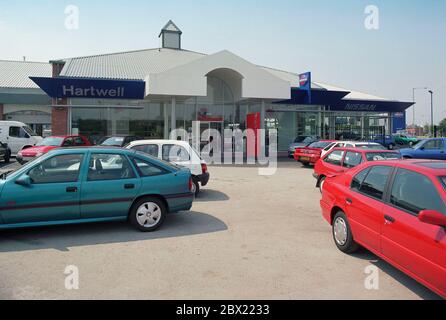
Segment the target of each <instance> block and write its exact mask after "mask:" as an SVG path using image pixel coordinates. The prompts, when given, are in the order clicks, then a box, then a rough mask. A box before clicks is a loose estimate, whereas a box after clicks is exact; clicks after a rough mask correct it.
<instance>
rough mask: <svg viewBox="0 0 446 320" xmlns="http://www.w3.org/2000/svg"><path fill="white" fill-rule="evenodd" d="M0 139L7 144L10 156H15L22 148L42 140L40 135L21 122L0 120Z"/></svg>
mask: <svg viewBox="0 0 446 320" xmlns="http://www.w3.org/2000/svg"><path fill="white" fill-rule="evenodd" d="M0 141H1V142H3V143H6V144H7V145H8V147H9V149H11V155H12V156H16V155H17V153H18V152H19V151H21V150H22V149H26V148H29V147H33V146H35V145H36V144H37V143H39V142H40V141H42V137H40V136H38V135H37V134H36V133H35V132H34V131H33V130H32V129H31V128H30V127H28V126H27V125H26V124H24V123H22V122H16V121H0Z"/></svg>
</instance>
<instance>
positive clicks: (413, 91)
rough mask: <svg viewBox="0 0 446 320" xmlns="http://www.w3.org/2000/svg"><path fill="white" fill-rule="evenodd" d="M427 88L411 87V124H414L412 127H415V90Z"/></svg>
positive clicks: (425, 88)
mask: <svg viewBox="0 0 446 320" xmlns="http://www.w3.org/2000/svg"><path fill="white" fill-rule="evenodd" d="M427 89H428V87H417V88H413V89H412V98H413V99H412V101H413V109H412V111H413V126H414V128H415V105H416V102H415V91H416V90H427Z"/></svg>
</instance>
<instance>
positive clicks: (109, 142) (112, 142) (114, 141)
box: [101, 137, 124, 146]
mask: <svg viewBox="0 0 446 320" xmlns="http://www.w3.org/2000/svg"><path fill="white" fill-rule="evenodd" d="M123 143H124V137H111V138H106V139H105V140H104V141H102V142H101V145H102V146H120V145H122V144H123Z"/></svg>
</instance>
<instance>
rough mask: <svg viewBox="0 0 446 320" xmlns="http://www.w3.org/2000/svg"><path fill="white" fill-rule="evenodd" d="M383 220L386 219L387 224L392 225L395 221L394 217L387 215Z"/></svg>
mask: <svg viewBox="0 0 446 320" xmlns="http://www.w3.org/2000/svg"><path fill="white" fill-rule="evenodd" d="M384 219H386V222H387V223H394V222H395V221H396V220H395V218H394V217H391V216H388V215H385V216H384Z"/></svg>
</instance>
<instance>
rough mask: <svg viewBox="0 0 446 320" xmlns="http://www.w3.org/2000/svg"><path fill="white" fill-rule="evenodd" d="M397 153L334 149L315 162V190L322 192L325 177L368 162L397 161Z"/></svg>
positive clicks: (398, 154) (362, 149) (398, 157)
mask: <svg viewBox="0 0 446 320" xmlns="http://www.w3.org/2000/svg"><path fill="white" fill-rule="evenodd" d="M399 159H401V154H400V153H399V152H398V151H391V150H374V149H364V148H336V149H333V150H332V151H331V152H329V153H327V154H326V155H325V156H324V157H323V158H322V159H320V160H319V161H318V162H316V165H315V166H314V173H313V176H314V177H315V178H316V180H317V183H316V188H319V189H320V190H321V192H322V188H323V186H324V181H325V179H326V178H327V177H334V176H337V175H339V174H342V173H344V172H345V171H347V170H350V169H351V168H354V167H356V166H359V165H360V164H361V163H364V162H368V161H383V160H399Z"/></svg>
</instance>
